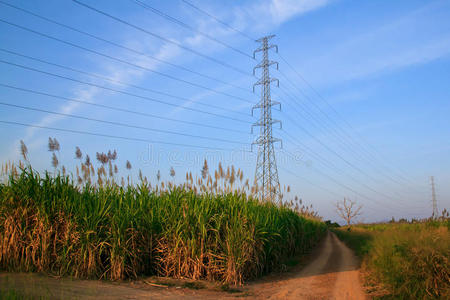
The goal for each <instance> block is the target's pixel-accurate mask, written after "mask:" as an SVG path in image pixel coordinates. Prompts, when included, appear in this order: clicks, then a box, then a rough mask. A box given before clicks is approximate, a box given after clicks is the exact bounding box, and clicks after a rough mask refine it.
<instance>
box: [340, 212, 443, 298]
mask: <svg viewBox="0 0 450 300" xmlns="http://www.w3.org/2000/svg"><path fill="white" fill-rule="evenodd" d="M449 229H450V222H449V220H448V219H447V220H441V221H433V220H429V221H427V222H423V223H415V224H377V225H364V226H359V227H355V228H354V229H353V230H352V231H351V232H348V231H346V230H336V232H337V234H338V235H339V237H340V238H342V239H343V240H344V241H346V242H347V243H348V245H349V246H351V247H353V248H354V249H355V250H356V252H357V253H358V254H360V255H362V256H363V267H364V268H365V269H366V270H367V271H368V272H369V274H370V278H369V279H370V280H371V281H374V282H381V283H383V284H384V285H385V286H386V287H387V289H388V290H389V292H390V296H389V297H392V298H395V299H450V234H449V233H450V232H449Z"/></svg>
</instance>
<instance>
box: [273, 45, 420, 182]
mask: <svg viewBox="0 0 450 300" xmlns="http://www.w3.org/2000/svg"><path fill="white" fill-rule="evenodd" d="M278 56H279V57H280V58H281V60H282V61H284V62H285V63H286V65H288V66H289V68H290V69H291V70H292V71H294V73H295V74H296V75H297V76H298V77H299V78H300V79H301V80H302V81H303V82H304V83H305V84H306V85H307V86H308V87H309V88H310V89H311V90H312V91H313V92H314V93H315V94H316V95H317V96H318V97H319V99H321V100H322V101H323V102H324V103H325V104H326V105H327V106H328V107H329V108H330V109H331V110H333V112H334V113H335V114H336V116H338V117H339V118H340V119H341V120H342V121H343V122H344V123H345V124H346V125H347V127H349V128H350V129H351V130H352V131H353V132H355V133H356V134H357V132H356V131H355V130H354V128H353V126H351V125H350V124H349V123H348V122H347V121H346V120H345V119H344V118H343V117H342V116H341V115H340V114H339V113H338V111H337V110H336V109H335V108H334V107H333V106H332V105H331V104H330V103H329V102H328V101H326V100H325V98H324V97H323V96H322V95H321V94H320V93H319V92H318V91H317V90H316V89H315V88H314V87H313V86H312V85H311V84H310V83H309V82H308V81H307V80H306V79H305V78H304V77H303V76H302V75H301V74H300V73H299V72H298V71H297V70H296V69H295V68H294V67H293V66H292V65H291V64H290V63H289V62H288V61H287V60H286V59H285V58H284V57H282V56H281V55H280V54H279V53H278ZM317 108H318V109H319V110H320V111H321V112H322V113H323V114H325V115H326V116H327V118H328V119H330V120H331V121H332V119H331V118H330V117H329V116H328V115H327V114H326V113H325V112H323V111H322V110H321V109H320V107H318V106H317ZM332 122H333V123H334V124H335V125H336V126H338V127H339V128H340V129H341V130H342V131H343V132H345V131H344V130H343V129H342V128H341V127H340V126H339V125H338V124H337V123H336V122H334V121H332ZM346 135H347V136H348V137H349V138H350V139H352V140H353V138H352V137H351V136H350V135H349V134H347V133H346ZM358 137H359V138H360V139H362V140H363V141H364V143H362V144H360V143H357V144H358V145H359V146H360V147H361V149H364V148H363V146H362V145H367V146H369V147H370V148H372V150H373V151H375V153H377V154H378V156H379V157H381V155H380V154H379V152H378V151H377V150H376V149H375V148H374V147H373V146H372V145H371V144H370V143H368V142H367V141H365V140H364V138H363V137H362V136H361V135H359V134H358ZM366 151H367V150H366ZM367 153H368V154H369V155H370V156H371V157H372V159H377V158H375V156H374V155H373V154H372V153H371V152H369V151H367ZM399 177H400V178H401V179H402V180H403V181H406V182H408V183H409V184H412V186H415V184H414V183H412V182H410V181H409V180H408V179H407V178H405V177H403V176H401V175H400V176H399Z"/></svg>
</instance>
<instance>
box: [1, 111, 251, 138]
mask: <svg viewBox="0 0 450 300" xmlns="http://www.w3.org/2000/svg"><path fill="white" fill-rule="evenodd" d="M0 105H4V106H9V107H15V108H20V109H25V110H29V111H38V112H43V113H47V114H52V115H58V116H64V117H70V118H74V119H80V120H87V121H92V122H97V123H103V124H109V125H115V126H121V127H127V128H135V129H142V130H147V131H154V132H161V133H167V134H174V135H180V136H186V137H192V138H198V139H206V140H209V141H219V142H225V143H231V144H240V145H247V143H242V142H237V141H231V140H227V139H221V138H215V137H205V136H200V135H193V134H188V133H181V132H176V131H170V130H163V129H156V128H150V127H144V126H137V125H129V124H125V123H120V122H114V121H107V120H100V119H95V118H89V117H84V116H79V115H73V114H66V113H60V112H55V111H50V110H45V109H40V108H34V107H29V106H22V105H17V104H11V103H5V102H0Z"/></svg>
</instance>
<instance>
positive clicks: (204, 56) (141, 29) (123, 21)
mask: <svg viewBox="0 0 450 300" xmlns="http://www.w3.org/2000/svg"><path fill="white" fill-rule="evenodd" d="M72 1H73V2H75V3H77V4H79V5H81V6H84V7H86V8H88V9H90V10H92V11H95V12H97V13H99V14H102V15H104V16H106V17H108V18H111V19H113V20H116V21H117V22H120V23H122V24H125V25H127V26H130V27H132V28H134V29H137V30H139V31H142V32H144V33H147V34H149V35H151V36H153V37H156V38H158V39H160V40H162V41H164V42H166V43H170V44H174V45H176V46H178V47H179V48H181V49H183V50H186V51H189V52H191V53H194V54H196V55H198V56H200V57H203V58H205V59H207V60H209V61H212V62H214V63H216V64H219V65H222V66H224V67H227V68H229V69H231V70H234V71H236V72H239V73H241V74H244V75H247V76H250V75H249V74H248V73H247V72H245V71H242V70H241V69H239V68H237V67H234V66H232V65H230V64H228V63H226V62H223V61H221V60H218V59H216V58H214V57H211V56H209V55H206V54H203V53H201V52H199V51H197V50H194V49H192V48H189V47H186V46H184V45H182V44H180V43H178V42H175V41H173V40H170V39H168V38H165V37H163V36H161V35H159V34H156V33H154V32H151V31H148V30H146V29H144V28H142V27H139V26H137V25H134V24H131V23H130V22H127V21H125V20H122V19H120V18H118V17H115V16H112V15H110V14H108V13H106V12H104V11H102V10H100V9H97V8H94V7H92V6H90V5H87V4H85V3H83V2H80V1H78V0H72Z"/></svg>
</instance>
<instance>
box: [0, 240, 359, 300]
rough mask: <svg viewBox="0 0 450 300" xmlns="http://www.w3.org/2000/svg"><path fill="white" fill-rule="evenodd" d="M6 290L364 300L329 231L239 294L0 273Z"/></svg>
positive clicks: (74, 295)
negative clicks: (299, 260) (293, 261)
mask: <svg viewBox="0 0 450 300" xmlns="http://www.w3.org/2000/svg"><path fill="white" fill-rule="evenodd" d="M6 288H9V289H15V290H17V291H23V292H24V293H26V294H29V295H32V296H45V297H46V298H49V299H97V300H100V299H181V298H182V299H183V300H190V299H199V298H200V299H211V298H215V299H231V298H236V297H239V298H247V299H346V300H347V299H349V300H350V299H351V300H357V299H365V295H364V293H363V291H362V288H361V285H360V282H359V267H358V261H357V259H356V258H355V256H354V255H353V253H352V251H351V250H349V249H348V248H347V247H346V246H345V245H344V244H343V243H342V242H341V241H339V240H338V239H337V237H336V236H335V235H334V234H332V233H329V234H328V235H327V237H326V238H325V239H324V241H323V242H322V243H321V245H320V246H319V247H318V249H317V251H316V254H315V255H313V256H312V257H311V261H310V262H309V263H308V264H307V265H306V266H305V267H304V268H303V269H301V270H300V271H297V272H294V273H290V274H286V275H283V276H277V275H273V276H268V277H266V278H263V279H262V280H260V281H257V282H253V283H251V284H249V285H247V286H245V287H244V288H243V289H242V291H241V292H236V291H235V293H227V292H223V291H218V290H214V289H202V290H192V289H188V288H180V287H178V288H177V287H169V288H167V287H157V286H154V285H149V284H147V283H146V282H144V281H137V282H131V283H109V282H100V281H92V280H71V279H67V278H65V279H55V278H48V277H45V276H39V275H32V274H8V273H2V274H0V289H1V290H3V291H5V289H6Z"/></svg>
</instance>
